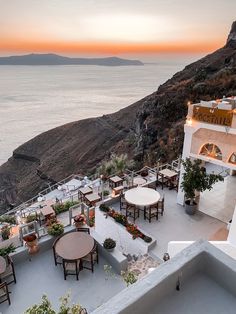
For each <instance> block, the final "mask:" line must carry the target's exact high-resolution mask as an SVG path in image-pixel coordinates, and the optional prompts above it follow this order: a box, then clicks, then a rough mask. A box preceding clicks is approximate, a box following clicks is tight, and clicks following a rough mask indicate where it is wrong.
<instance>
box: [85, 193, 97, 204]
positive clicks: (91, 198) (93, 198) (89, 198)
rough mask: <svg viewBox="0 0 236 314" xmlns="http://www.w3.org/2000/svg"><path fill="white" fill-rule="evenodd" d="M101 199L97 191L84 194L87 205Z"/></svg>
mask: <svg viewBox="0 0 236 314" xmlns="http://www.w3.org/2000/svg"><path fill="white" fill-rule="evenodd" d="M100 200H101V197H100V196H99V195H98V193H90V194H87V195H85V202H86V203H88V204H89V205H92V206H93V205H95V204H96V203H97V202H99V201H100Z"/></svg>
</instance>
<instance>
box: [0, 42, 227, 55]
mask: <svg viewBox="0 0 236 314" xmlns="http://www.w3.org/2000/svg"><path fill="white" fill-rule="evenodd" d="M224 44H225V43H223V42H222V41H219V42H209V41H208V42H204V41H201V42H197V41H196V42H171V43H160V44H157V43H126V42H125V43H111V42H79V43H78V42H47V41H41V42H40V41H37V42H33V41H27V42H26V41H19V40H18V41H10V40H5V41H4V40H2V42H1V43H0V54H2V53H8V54H9V53H72V54H76V53H77V54H79V53H87V54H98V55H99V54H113V55H119V54H134V53H135V54H156V53H203V52H211V51H214V50H217V49H219V48H221V47H222V46H224ZM49 51H50V52H49Z"/></svg>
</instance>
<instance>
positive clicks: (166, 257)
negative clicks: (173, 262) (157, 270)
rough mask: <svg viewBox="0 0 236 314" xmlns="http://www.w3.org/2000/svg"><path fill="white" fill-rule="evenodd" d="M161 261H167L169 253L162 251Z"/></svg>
mask: <svg viewBox="0 0 236 314" xmlns="http://www.w3.org/2000/svg"><path fill="white" fill-rule="evenodd" d="M162 259H163V261H164V262H167V261H168V260H169V259H170V255H169V253H164V255H163V258H162Z"/></svg>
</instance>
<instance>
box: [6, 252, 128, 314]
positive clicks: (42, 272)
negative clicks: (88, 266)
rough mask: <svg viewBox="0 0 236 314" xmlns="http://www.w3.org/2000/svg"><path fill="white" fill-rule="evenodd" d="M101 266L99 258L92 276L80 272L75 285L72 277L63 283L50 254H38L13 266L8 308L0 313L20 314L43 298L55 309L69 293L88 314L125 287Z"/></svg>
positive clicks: (60, 273)
mask: <svg viewBox="0 0 236 314" xmlns="http://www.w3.org/2000/svg"><path fill="white" fill-rule="evenodd" d="M104 264H107V263H106V261H105V260H104V259H103V258H100V261H99V264H98V265H97V264H96V265H95V271H94V273H92V272H91V271H90V270H85V269H84V270H82V271H81V272H80V274H79V281H76V279H75V277H74V276H69V277H67V280H64V277H63V269H62V266H61V265H58V266H55V264H54V260H53V254H52V250H48V251H45V252H42V253H41V252H39V253H38V254H37V255H35V256H34V257H33V258H32V261H28V260H27V261H24V262H21V263H19V264H16V267H15V271H16V278H17V283H16V284H11V285H10V286H9V290H10V291H11V295H10V297H11V302H12V304H11V306H8V303H7V302H5V303H2V304H0V313H3V314H23V313H24V311H25V310H26V309H27V307H29V306H31V305H33V304H35V303H38V302H39V301H40V300H41V296H42V295H43V294H46V295H47V296H48V297H49V299H50V300H51V302H52V304H53V305H55V307H56V306H57V305H58V299H59V298H60V297H61V296H63V295H65V294H66V293H67V292H68V291H71V298H72V302H73V303H76V302H79V303H80V304H81V305H83V306H84V307H85V308H87V310H88V312H89V313H90V312H92V311H93V310H94V309H95V308H97V307H98V306H100V305H101V304H103V303H104V302H106V301H108V300H109V299H110V298H111V297H112V296H114V295H116V294H117V293H118V292H120V291H121V290H123V289H124V288H125V287H126V286H125V284H124V282H123V280H122V279H121V278H120V277H119V276H118V275H117V276H116V277H115V278H113V277H111V276H109V277H108V276H107V275H106V273H105V272H104V269H103V267H104Z"/></svg>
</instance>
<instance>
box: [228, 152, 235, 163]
mask: <svg viewBox="0 0 236 314" xmlns="http://www.w3.org/2000/svg"><path fill="white" fill-rule="evenodd" d="M229 162H230V163H231V164H234V165H236V152H234V153H233V154H232V155H231V156H230V158H229Z"/></svg>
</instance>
